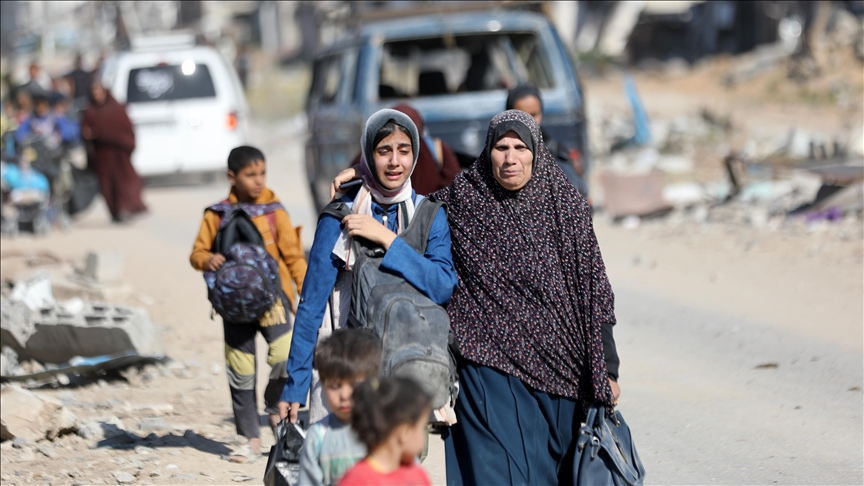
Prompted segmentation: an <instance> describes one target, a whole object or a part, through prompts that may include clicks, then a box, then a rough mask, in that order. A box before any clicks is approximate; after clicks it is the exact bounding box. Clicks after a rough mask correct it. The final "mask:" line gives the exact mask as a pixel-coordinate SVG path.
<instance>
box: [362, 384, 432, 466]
mask: <svg viewBox="0 0 864 486" xmlns="http://www.w3.org/2000/svg"><path fill="white" fill-rule="evenodd" d="M431 404H432V398H431V397H430V396H429V394H428V393H426V392H425V391H424V390H423V388H421V387H420V385H419V384H417V383H416V382H414V381H413V380H410V379H408V378H399V377H388V378H381V379H372V380H369V381H367V382H364V383H360V384H359V385H357V386H356V387H355V388H354V410H353V411H352V412H351V427H353V428H354V431H355V432H357V437H358V438H359V439H360V441H361V442H363V443H364V444H366V447H367V448H368V450H369V452H370V453H372V452H373V451H374V450H375V449H376V448H377V447H379V446H381V445H383V444H385V443H388V442H392V444H393V445H395V446H397V447H398V448H399V449H400V450H401V451H402V458H401V459H402V462H403V463H408V462H410V461H412V460H413V459H414V458H415V457H417V456H418V455H420V453H422V452H423V447H424V446H425V445H426V434H425V432H426V424H427V423H428V422H429V413H430V412H431V411H432V408H431Z"/></svg>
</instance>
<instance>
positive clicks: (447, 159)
mask: <svg viewBox="0 0 864 486" xmlns="http://www.w3.org/2000/svg"><path fill="white" fill-rule="evenodd" d="M393 109H394V110H396V111H401V112H402V113H405V114H406V115H408V118H410V119H411V121H413V122H414V125H416V126H417V130H418V131H419V132H420V150H419V152H420V153H419V154H418V156H417V166H416V167H415V168H414V173H413V174H411V186H412V187H413V188H414V190H415V191H416V192H417V194H422V195H424V196H426V195H428V194H431V193H433V192H435V191H437V190H438V189H443V188H445V187H448V186H449V185H450V184H452V183H453V178H454V177H456V174H458V173H459V171H460V170H462V168H461V167H460V166H459V159H458V158H457V157H456V154H455V153H454V152H453V149H451V148H450V146H449V145H447V143H446V142H444V141H443V140H441V139H437V138H432V137H426V136H424V135H423V127H424V124H423V117H421V116H420V113H419V112H418V111H417V110H415V109H414V108H413V107H411V106H409V105H406V104H404V103H403V104H398V105H396V106H394V107H393ZM360 158H361V155H360V154H357V156H356V157H354V161H353V162H352V163H351V166H352V167H353V166H355V165H357V164H359V163H360Z"/></svg>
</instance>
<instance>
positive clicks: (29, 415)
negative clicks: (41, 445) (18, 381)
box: [0, 385, 78, 442]
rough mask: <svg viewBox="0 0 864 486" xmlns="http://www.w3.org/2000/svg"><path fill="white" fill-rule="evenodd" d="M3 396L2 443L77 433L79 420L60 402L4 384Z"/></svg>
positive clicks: (0, 395)
mask: <svg viewBox="0 0 864 486" xmlns="http://www.w3.org/2000/svg"><path fill="white" fill-rule="evenodd" d="M0 397H2V401H3V408H2V429H0V436H2V440H12V439H18V438H20V439H25V440H29V441H32V442H36V441H39V440H42V439H49V440H53V439H55V438H56V437H57V436H59V435H61V434H67V433H73V432H75V431H76V430H77V421H78V419H77V418H76V417H75V414H73V413H72V412H70V411H69V410H67V409H66V408H65V407H64V406H63V404H62V403H61V402H60V401H59V400H55V399H52V398H48V397H45V396H42V395H37V394H36V393H33V392H32V391H30V390H25V389H23V388H21V387H18V386H15V385H3V386H2V388H0Z"/></svg>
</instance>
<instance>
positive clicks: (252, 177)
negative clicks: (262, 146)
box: [228, 145, 267, 202]
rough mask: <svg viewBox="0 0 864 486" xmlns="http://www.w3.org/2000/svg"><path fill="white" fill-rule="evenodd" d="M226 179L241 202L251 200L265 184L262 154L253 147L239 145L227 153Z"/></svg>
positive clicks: (256, 196) (264, 166)
mask: <svg viewBox="0 0 864 486" xmlns="http://www.w3.org/2000/svg"><path fill="white" fill-rule="evenodd" d="M228 181H230V182H231V186H233V187H234V191H235V192H236V193H237V199H239V200H240V201H241V202H252V201H254V200H255V199H257V198H258V196H260V195H261V191H263V190H264V186H265V185H266V184H267V164H266V162H265V161H264V154H263V153H262V152H261V151H260V150H258V149H257V148H255V147H250V146H248V145H241V146H239V147H236V148H234V149H232V150H231V153H230V154H228Z"/></svg>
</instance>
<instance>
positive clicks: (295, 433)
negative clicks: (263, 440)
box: [264, 420, 306, 486]
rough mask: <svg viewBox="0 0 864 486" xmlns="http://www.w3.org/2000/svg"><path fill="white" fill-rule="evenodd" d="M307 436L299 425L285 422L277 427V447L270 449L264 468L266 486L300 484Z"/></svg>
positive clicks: (294, 485)
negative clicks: (301, 458) (302, 457)
mask: <svg viewBox="0 0 864 486" xmlns="http://www.w3.org/2000/svg"><path fill="white" fill-rule="evenodd" d="M305 439H306V434H305V433H304V432H303V429H302V428H300V425H298V424H292V423H287V422H285V421H284V420H283V421H281V422H279V425H277V426H276V445H274V446H273V447H271V448H270V455H269V456H268V457H267V466H266V467H265V468H264V485H265V486H296V485H298V484H300V451H302V450H303V441H304V440H305Z"/></svg>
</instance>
